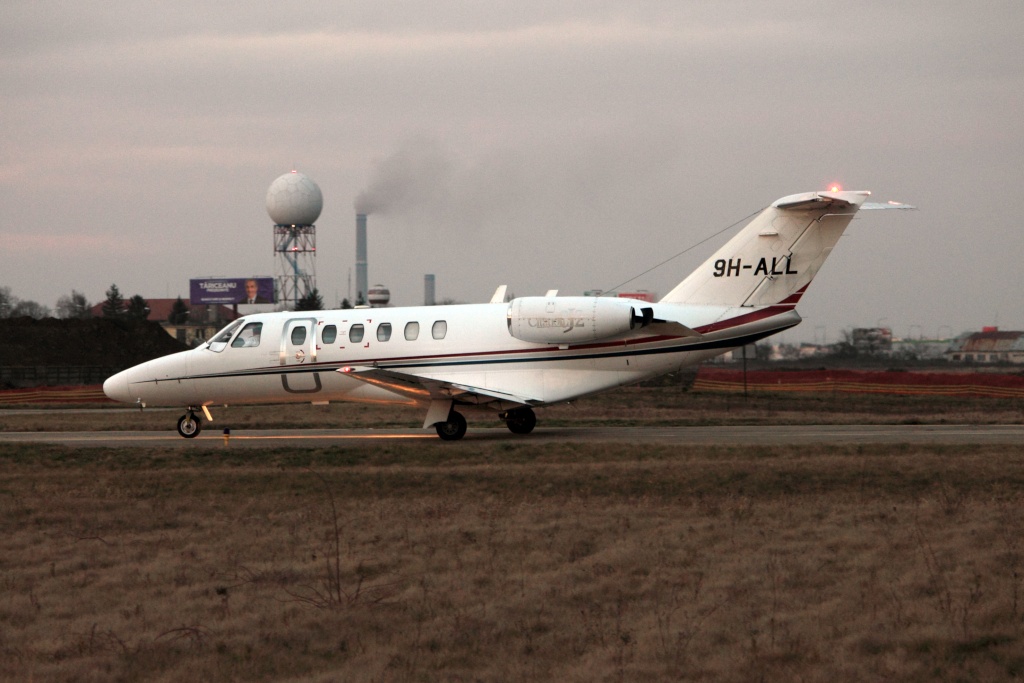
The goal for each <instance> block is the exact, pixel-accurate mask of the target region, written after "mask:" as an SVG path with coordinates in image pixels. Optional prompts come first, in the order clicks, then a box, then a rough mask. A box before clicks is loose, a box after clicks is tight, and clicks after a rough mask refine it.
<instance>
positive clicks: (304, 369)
mask: <svg viewBox="0 0 1024 683" xmlns="http://www.w3.org/2000/svg"><path fill="white" fill-rule="evenodd" d="M785 310H787V311H788V310H792V309H791V308H788V307H787V308H786V309H785ZM741 317H742V318H746V317H747V316H741ZM762 317H763V316H762ZM759 319H761V317H758V318H754V320H759ZM734 320H735V319H734ZM744 322H751V320H749V319H748V320H745V321H744ZM799 322H800V321H799V320H797V321H794V322H792V323H789V324H787V325H780V326H778V327H774V328H772V329H771V330H765V331H763V332H755V333H751V334H747V335H743V336H739V337H728V338H723V339H716V340H711V341H706V342H699V341H697V342H688V343H684V344H676V345H673V346H660V347H656V348H653V349H637V348H631V347H633V346H635V345H636V344H638V343H645V344H649V343H655V342H657V341H661V340H667V339H678V337H650V338H647V339H644V340H641V341H637V342H629V341H626V342H624V341H622V340H619V341H617V342H614V343H606V344H601V345H599V347H609V346H620V345H621V346H622V347H623V348H622V349H621V350H618V351H607V352H603V353H582V354H581V353H573V354H572V355H557V356H539V357H537V356H534V357H527V358H523V357H519V358H507V357H504V358H496V357H493V356H496V355H499V354H500V355H505V354H508V353H510V352H509V351H497V352H484V353H463V354H448V355H438V356H424V357H415V356H412V357H402V358H392V359H386V358H385V359H376V360H359V361H352V360H349V361H331V362H324V363H316V364H313V365H298V366H296V365H284V366H279V367H264V368H254V369H252V370H237V371H233V372H223V373H211V374H205V375H189V376H187V377H181V378H172V379H161V380H159V381H160V382H172V381H175V380H176V379H181V380H199V379H220V378H227V377H261V376H264V375H285V374H302V373H311V372H329V371H334V370H338V369H340V368H343V367H346V366H349V365H353V366H366V365H373V366H375V367H380V368H383V369H388V370H394V369H406V368H417V369H418V368H443V367H453V366H458V367H464V366H471V365H502V364H508V363H546V362H554V361H573V360H591V359H598V358H615V357H621V356H630V357H632V356H651V355H660V354H665V353H683V352H691V351H708V350H711V349H729V348H734V347H739V346H745V345H747V344H752V343H754V342H756V341H760V340H761V339H764V338H765V337H770V336H771V335H773V334H777V333H779V332H783V331H785V330H788V329H789V328H791V327H794V326H796V325H798V324H799ZM556 348H557V347H550V348H544V349H523V350H521V351H516V352H515V353H529V354H535V353H550V352H552V351H555V350H556ZM574 348H579V347H574ZM471 356H485V357H484V358H469V357H471ZM486 356H492V357H489V358H488V357H486ZM456 359H462V360H456ZM156 381H157V380H143V381H142V382H137V383H139V384H147V383H152V382H156Z"/></svg>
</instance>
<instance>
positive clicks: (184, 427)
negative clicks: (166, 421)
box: [178, 409, 203, 439]
mask: <svg viewBox="0 0 1024 683" xmlns="http://www.w3.org/2000/svg"><path fill="white" fill-rule="evenodd" d="M202 430H203V423H202V422H200V421H199V419H198V418H197V417H196V414H195V413H193V412H192V410H191V409H190V410H189V411H188V412H187V413H185V414H184V415H182V416H181V418H180V419H179V420H178V433H179V434H181V435H182V436H183V437H185V438H186V439H194V438H195V437H197V436H199V432H201V431H202Z"/></svg>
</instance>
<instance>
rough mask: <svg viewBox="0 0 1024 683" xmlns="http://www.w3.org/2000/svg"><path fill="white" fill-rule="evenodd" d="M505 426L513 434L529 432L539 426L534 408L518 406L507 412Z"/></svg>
mask: <svg viewBox="0 0 1024 683" xmlns="http://www.w3.org/2000/svg"><path fill="white" fill-rule="evenodd" d="M505 426H506V427H508V430H509V431H510V432H512V433H513V434H529V433H530V432H532V431H533V428H534V427H536V426H537V415H536V413H534V412H533V408H516V409H515V410H510V411H508V412H507V413H505Z"/></svg>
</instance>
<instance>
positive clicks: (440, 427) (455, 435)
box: [434, 410, 466, 441]
mask: <svg viewBox="0 0 1024 683" xmlns="http://www.w3.org/2000/svg"><path fill="white" fill-rule="evenodd" d="M434 429H436V430H437V435H438V436H439V437H441V438H442V439H444V440H445V441H458V440H459V439H461V438H462V437H464V436H465V435H466V418H464V417H462V415H461V414H460V413H457V412H455V411H454V410H453V411H452V412H450V413H448V421H447V422H438V423H437V424H436V425H434Z"/></svg>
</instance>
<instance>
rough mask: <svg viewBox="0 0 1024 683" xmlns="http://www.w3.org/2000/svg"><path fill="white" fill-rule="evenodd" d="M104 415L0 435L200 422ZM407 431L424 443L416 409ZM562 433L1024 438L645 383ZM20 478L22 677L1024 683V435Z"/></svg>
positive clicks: (398, 455)
mask: <svg viewBox="0 0 1024 683" xmlns="http://www.w3.org/2000/svg"><path fill="white" fill-rule="evenodd" d="M872 405H874V410H873V411H872V409H871V406H872ZM353 409H354V410H353ZM300 410H301V411H304V412H301V413H300V412H295V413H293V412H292V411H300ZM377 410H378V409H365V410H363V409H361V408H360V407H358V406H340V407H337V408H336V407H335V406H330V407H328V408H312V409H311V408H308V407H306V408H288V409H283V410H279V409H276V408H271V409H241V408H237V409H236V408H231V409H229V410H226V411H221V414H223V415H224V416H225V417H224V419H225V421H226V422H225V423H224V424H226V423H227V421H229V422H231V426H233V427H238V428H242V427H245V426H250V427H254V426H262V425H263V423H265V422H267V421H269V420H276V421H278V422H281V423H288V424H291V425H292V426H296V425H302V426H360V425H365V424H372V423H374V422H373V421H374V419H375V416H377V415H378V413H377V412H375V411H377ZM261 411H262V412H261ZM335 411H337V412H335ZM102 412H105V413H109V414H108V415H105V416H99V417H97V416H86V417H87V418H88V419H90V420H91V423H90V425H88V426H77V427H75V426H70V427H67V426H66V424H67V422H68V418H70V417H74V418H75V419H77V414H75V415H70V416H60V417H56V418H55V417H54V416H53V415H52V414H51V415H50V416H47V415H44V414H42V413H40V414H39V416H37V417H35V418H33V419H34V420H37V422H32V420H27V419H26V417H25V416H24V415H23V414H18V415H13V414H10V415H4V412H3V411H0V424H2V425H3V427H2V428H3V429H8V430H9V429H19V428H24V425H25V424H26V421H27V422H29V423H30V424H31V425H32V426H31V428H32V429H52V428H54V425H53V424H52V423H53V422H55V421H60V422H62V423H63V424H64V425H65V427H66V428H74V429H81V428H126V429H148V428H160V429H171V428H172V422H173V419H175V418H176V414H171V413H166V412H147V413H144V414H142V415H138V414H135V413H127V414H126V413H115V412H111V411H102ZM379 414H380V415H387V416H388V418H387V419H388V420H389V422H388V423H387V424H390V425H396V426H402V425H406V424H408V425H416V426H418V419H419V416H418V413H417V412H408V413H402V412H401V411H400V412H398V413H395V412H386V413H385V412H381V413H379ZM293 415H294V416H295V417H291V416H293ZM216 416H218V413H217V412H215V417H216ZM236 416H237V417H236ZM844 416H845V417H844ZM30 417H31V416H30ZM154 418H155V419H156V421H155V422H153V423H152V425H150V424H149V422H148V421H149V420H153V419H154ZM541 419H542V420H543V421H544V422H543V423H544V424H552V423H555V424H557V423H559V421H562V420H564V421H565V423H566V424H568V423H584V424H585V423H587V422H588V421H590V420H593V421H595V422H596V421H608V420H621V421H623V422H629V423H631V424H637V423H641V424H642V423H650V424H668V423H674V424H679V423H687V424H716V423H722V424H724V423H750V424H771V423H772V422H779V421H787V422H793V421H798V422H799V421H804V422H812V423H813V422H840V421H855V422H856V421H860V422H865V423H866V422H894V421H896V422H899V421H905V422H910V423H917V422H969V421H984V422H1014V421H1018V422H1019V421H1020V419H1021V411H1020V406H1009V405H1005V404H1003V403H1001V402H998V401H967V402H957V401H949V402H945V401H935V400H932V399H929V400H927V401H923V402H916V401H915V400H912V399H886V398H879V397H873V398H856V397H854V398H853V399H850V398H849V397H841V398H840V399H832V398H826V399H819V400H817V403H815V400H814V399H808V398H774V399H773V398H771V397H764V398H758V399H756V400H752V401H749V402H744V401H742V399H739V398H737V397H721V396H711V397H696V396H692V395H687V394H680V392H673V391H672V390H671V389H654V390H650V389H635V390H628V391H625V392H618V393H616V394H611V395H608V396H607V397H599V398H595V399H592V401H591V402H588V403H586V404H585V403H584V402H581V404H580V405H578V406H577V407H575V408H573V407H566V408H558V409H554V410H551V411H546V413H545V414H542V416H541ZM137 420H143V421H146V422H145V424H140V423H139V422H137ZM218 420H219V418H218ZM246 420H252V421H253V422H252V423H250V424H243V423H244V422H245V421H246ZM261 420H262V422H261ZM289 420H294V422H291V423H289ZM325 420H328V421H329V423H328V422H325ZM48 421H49V423H51V424H45V423H47V422H48ZM19 422H20V423H21V427H19V426H18V423H19ZM108 422H109V423H110V424H107V423H108ZM218 424H221V423H220V422H219V421H218ZM472 424H473V423H472V422H471V428H472ZM267 426H269V425H267ZM273 426H287V425H285V424H274V425H273ZM0 473H2V474H0V515H2V519H3V520H4V531H3V537H2V541H0V543H2V545H0V582H2V591H0V679H4V680H65V681H98V680H102V681H108V680H139V679H146V680H167V681H171V680H174V681H177V680H215V681H216V680H224V681H228V680H284V681H307V680H308V681H335V680H351V681H437V680H444V681H505V680H558V681H637V680H666V681H668V680H672V681H675V680H691V681H756V680H765V681H781V680H793V681H830V682H831V683H838V682H841V681H864V680H900V681H932V680H948V681H979V680H1010V679H1014V678H1019V677H1024V445H1020V446H1012V447H1006V446H1002V447H994V446H979V447H974V448H970V449H963V448H960V447H943V446H927V445H915V446H909V445H908V446H853V445H851V446H843V447H811V448H794V447H778V448H773V447H762V448H739V447H724V446H723V447H715V448H710V449H703V450H696V449H692V448H688V449H680V448H674V447H644V448H636V447H630V446H621V445H602V444H596V445H595V444H587V445H581V444H574V443H561V444H545V445H542V446H536V445H531V444H530V443H529V440H528V438H527V439H510V440H509V441H507V442H502V441H498V442H488V443H485V444H481V443H479V442H477V443H473V442H461V443H442V442H440V441H433V440H430V441H416V442H415V443H409V442H400V443H392V444H378V445H374V446H372V447H368V446H366V445H363V444H359V443H344V444H342V445H340V446H339V447H337V448H330V449H308V450H307V449H296V448H286V449H277V450H269V449H268V450H265V451H258V450H249V449H246V450H244V451H243V450H232V449H231V448H230V446H229V447H226V448H225V447H219V448H211V449H210V450H209V451H194V450H191V449H189V450H188V451H179V450H166V451H161V450H140V449H68V448H61V447H56V446H52V447H51V446H22V445H3V446H0Z"/></svg>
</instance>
